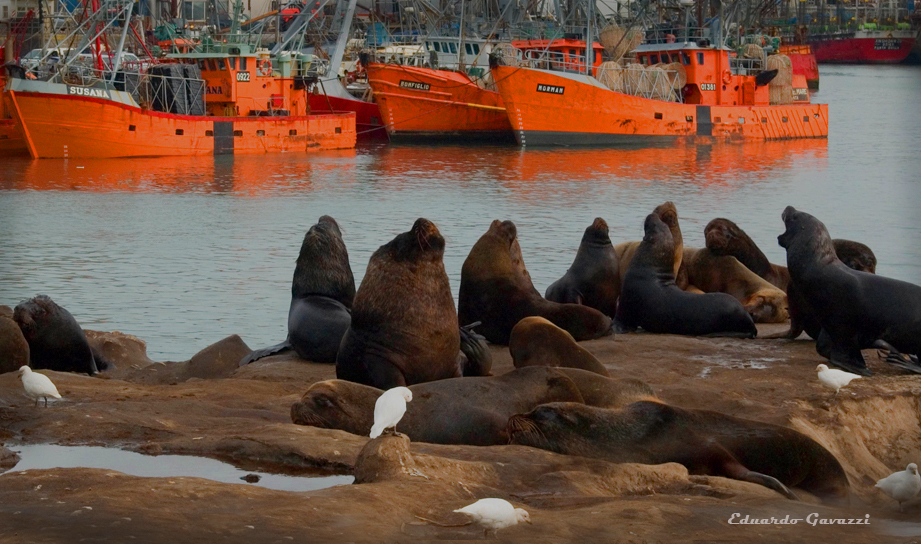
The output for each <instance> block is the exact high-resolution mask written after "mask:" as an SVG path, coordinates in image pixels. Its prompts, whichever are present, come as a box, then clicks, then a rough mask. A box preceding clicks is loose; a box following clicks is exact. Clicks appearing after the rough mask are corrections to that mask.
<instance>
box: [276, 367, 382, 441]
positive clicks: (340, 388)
mask: <svg viewBox="0 0 921 544" xmlns="http://www.w3.org/2000/svg"><path fill="white" fill-rule="evenodd" d="M381 393H382V391H381V390H380V389H376V388H374V387H369V386H367V385H362V384H358V383H353V382H348V381H344V380H326V381H322V382H317V383H315V384H313V385H311V386H310V388H309V389H307V392H306V393H304V396H302V397H301V400H299V401H298V402H295V403H294V404H293V405H292V406H291V421H292V422H294V423H295V424H297V425H306V426H309V427H321V428H323V429H339V430H342V431H346V432H350V433H352V434H357V435H363V436H365V435H367V434H368V433H370V432H371V426H372V425H373V424H374V403H375V402H376V401H377V398H378V397H380V396H381Z"/></svg>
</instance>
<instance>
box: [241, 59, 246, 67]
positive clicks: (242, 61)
mask: <svg viewBox="0 0 921 544" xmlns="http://www.w3.org/2000/svg"><path fill="white" fill-rule="evenodd" d="M240 70H246V57H240Z"/></svg>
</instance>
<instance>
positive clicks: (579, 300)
mask: <svg viewBox="0 0 921 544" xmlns="http://www.w3.org/2000/svg"><path fill="white" fill-rule="evenodd" d="M618 295H620V271H619V267H618V265H617V252H615V251H614V246H613V245H611V238H610V237H609V236H608V224H607V223H605V221H604V219H602V218H600V217H597V218H595V221H594V222H593V223H592V224H591V225H589V226H588V228H586V229H585V233H584V234H583V235H582V243H580V244H579V251H578V252H576V259H575V260H574V261H573V263H572V266H570V267H569V270H567V271H566V274H565V275H564V276H563V277H562V278H560V279H558V280H556V281H555V282H553V283H552V284H550V287H548V288H547V292H546V295H545V296H546V298H547V300H549V301H552V302H564V303H565V302H569V303H574V304H584V305H586V306H588V307H589V308H595V309H596V310H598V311H599V312H601V313H603V314H604V315H607V316H612V317H613V316H614V313H615V312H616V311H617V297H618Z"/></svg>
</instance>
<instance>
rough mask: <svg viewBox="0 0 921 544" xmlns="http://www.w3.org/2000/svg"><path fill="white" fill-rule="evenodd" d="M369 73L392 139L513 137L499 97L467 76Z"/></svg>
mask: <svg viewBox="0 0 921 544" xmlns="http://www.w3.org/2000/svg"><path fill="white" fill-rule="evenodd" d="M366 70H367V72H368V83H369V84H370V85H371V89H372V91H373V92H374V99H375V100H376V101H377V105H378V107H380V110H381V115H382V116H383V121H384V125H385V126H386V127H387V134H388V135H389V136H390V138H391V139H396V140H399V139H403V138H420V137H421V138H427V139H432V138H446V139H452V138H463V139H465V140H494V141H509V142H510V141H512V139H513V136H512V125H511V124H510V123H509V120H508V115H506V113H505V108H504V107H503V105H502V98H501V97H500V96H499V93H497V92H496V91H491V90H489V89H485V88H483V87H481V86H479V85H477V84H476V83H474V81H473V80H472V79H471V78H470V77H469V76H468V75H467V74H465V73H463V72H456V71H448V70H433V69H430V68H421V67H417V66H402V65H399V64H378V63H371V64H369V65H368V67H367V68H366Z"/></svg>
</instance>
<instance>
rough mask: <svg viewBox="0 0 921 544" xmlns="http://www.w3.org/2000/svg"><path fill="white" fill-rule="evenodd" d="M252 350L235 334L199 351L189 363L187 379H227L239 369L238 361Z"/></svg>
mask: <svg viewBox="0 0 921 544" xmlns="http://www.w3.org/2000/svg"><path fill="white" fill-rule="evenodd" d="M252 351H253V350H252V349H250V347H249V346H247V345H246V343H245V342H244V341H243V339H242V338H240V337H239V336H237V335H236V334H234V335H231V336H228V337H227V338H225V339H223V340H221V341H220V342H217V343H214V344H211V345H210V346H208V347H206V348H205V349H203V350H201V351H199V352H198V353H196V354H195V355H194V356H192V359H191V360H190V361H189V365H188V368H187V369H186V379H188V378H205V379H216V378H228V377H230V375H231V374H233V373H234V371H235V370H237V368H238V367H239V363H240V359H242V358H243V357H245V356H246V355H248V354H249V353H250V352H252Z"/></svg>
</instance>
